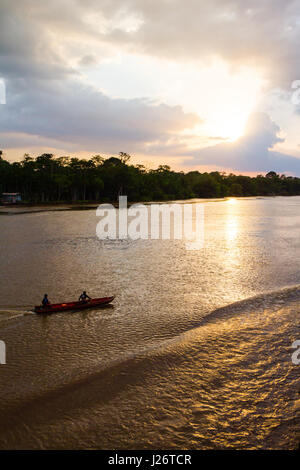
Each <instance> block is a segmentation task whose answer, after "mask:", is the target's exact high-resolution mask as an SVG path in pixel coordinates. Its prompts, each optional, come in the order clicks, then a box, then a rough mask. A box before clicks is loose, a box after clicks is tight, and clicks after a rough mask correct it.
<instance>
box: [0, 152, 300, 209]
mask: <svg viewBox="0 0 300 470" xmlns="http://www.w3.org/2000/svg"><path fill="white" fill-rule="evenodd" d="M1 155H2V152H0V193H3V192H20V193H21V195H22V200H23V201H24V202H29V203H47V202H71V201H72V202H99V201H101V202H113V201H117V199H118V196H119V195H121V194H123V195H125V194H126V195H127V196H128V199H129V201H145V202H146V201H163V200H174V199H190V198H219V197H227V196H275V195H283V196H289V195H300V178H296V177H292V176H285V175H278V174H277V173H275V172H274V171H270V172H269V173H267V174H266V175H265V176H263V175H258V176H256V177H250V176H245V175H234V174H232V173H230V174H226V173H224V172H218V171H214V172H210V173H200V172H199V171H189V172H188V173H184V172H176V171H173V170H171V168H170V167H169V166H167V165H160V166H159V167H158V168H157V169H146V168H145V166H143V165H133V164H131V163H130V155H128V154H127V153H124V152H120V153H119V155H118V157H110V158H106V159H105V158H103V157H102V156H101V155H94V156H93V157H91V158H90V159H89V160H85V159H79V158H70V157H55V156H54V155H52V154H48V153H44V154H43V155H40V156H38V157H36V158H32V157H31V156H30V155H28V154H25V155H24V158H23V160H22V161H20V162H8V161H6V160H4V159H3V158H2V156H1Z"/></svg>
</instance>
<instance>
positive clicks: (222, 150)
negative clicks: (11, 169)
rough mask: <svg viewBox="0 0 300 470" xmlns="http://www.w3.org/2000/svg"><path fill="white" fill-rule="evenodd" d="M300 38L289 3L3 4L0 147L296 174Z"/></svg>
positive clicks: (12, 155)
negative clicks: (123, 156) (119, 156)
mask: <svg viewBox="0 0 300 470" xmlns="http://www.w3.org/2000/svg"><path fill="white" fill-rule="evenodd" d="M299 47H300V2H299V0H284V1H283V0H210V1H209V2H208V1H206V0H205V1H204V0H185V1H182V0H51V2H44V1H40V0H18V1H15V2H12V1H11V0H0V103H1V104H0V148H1V149H2V150H3V152H4V158H6V159H8V160H10V161H14V160H20V159H22V157H23V155H24V153H30V154H31V155H32V156H37V155H40V154H41V153H43V152H47V153H53V154H55V155H56V156H62V155H70V156H77V157H80V158H89V157H90V156H92V155H95V154H101V155H104V156H109V155H117V154H118V152H120V151H122V152H127V153H129V154H130V155H132V156H133V157H132V160H133V163H142V164H144V165H145V166H146V167H149V168H150V167H152V168H155V167H157V166H158V165H160V164H164V165H165V164H167V165H170V166H171V167H172V168H173V169H175V170H178V171H181V170H182V171H190V170H199V171H216V170H218V171H226V172H234V173H243V174H258V173H264V172H268V171H271V170H273V171H277V172H279V173H285V174H291V175H297V176H300V137H299V132H298V130H299V125H300V55H299ZM4 89H5V93H4ZM1 97H2V99H1ZM4 98H5V99H4ZM4 101H5V103H4Z"/></svg>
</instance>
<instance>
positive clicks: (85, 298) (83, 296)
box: [79, 290, 92, 303]
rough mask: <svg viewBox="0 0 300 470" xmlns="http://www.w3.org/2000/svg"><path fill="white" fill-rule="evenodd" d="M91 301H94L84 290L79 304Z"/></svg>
mask: <svg viewBox="0 0 300 470" xmlns="http://www.w3.org/2000/svg"><path fill="white" fill-rule="evenodd" d="M88 299H89V300H92V299H91V297H90V296H89V295H87V293H86V291H85V290H84V291H83V292H82V294H81V296H80V297H79V302H84V303H86V302H87V301H88Z"/></svg>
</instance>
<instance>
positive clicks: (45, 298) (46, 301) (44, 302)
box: [42, 294, 50, 307]
mask: <svg viewBox="0 0 300 470" xmlns="http://www.w3.org/2000/svg"><path fill="white" fill-rule="evenodd" d="M48 305H50V302H49V299H48V294H44V298H43V300H42V306H43V307H47V306H48Z"/></svg>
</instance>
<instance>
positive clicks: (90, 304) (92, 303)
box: [34, 296, 114, 313]
mask: <svg viewBox="0 0 300 470" xmlns="http://www.w3.org/2000/svg"><path fill="white" fill-rule="evenodd" d="M113 300H114V296H113V297H101V298H99V299H91V300H88V301H79V302H66V303H62V304H49V305H47V306H46V307H43V306H41V305H37V306H35V307H34V311H35V313H55V312H64V311H66V310H83V309H86V308H95V307H101V306H103V305H107V304H109V303H110V302H112V301H113Z"/></svg>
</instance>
